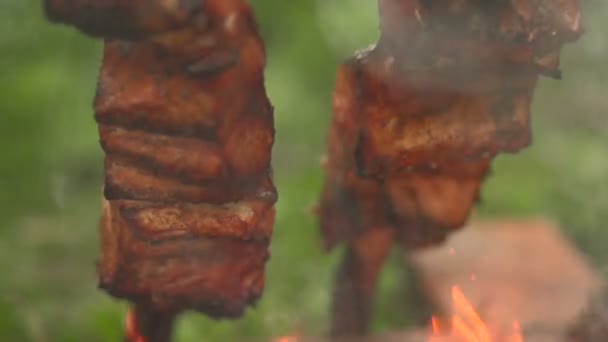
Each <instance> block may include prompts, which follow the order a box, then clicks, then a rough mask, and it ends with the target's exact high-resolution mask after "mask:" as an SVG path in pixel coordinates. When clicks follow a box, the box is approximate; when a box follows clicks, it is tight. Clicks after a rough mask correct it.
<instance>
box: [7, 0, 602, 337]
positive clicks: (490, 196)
mask: <svg viewBox="0 0 608 342" xmlns="http://www.w3.org/2000/svg"><path fill="white" fill-rule="evenodd" d="M252 2H253V3H254V6H255V7H256V10H257V15H258V18H259V21H260V25H261V29H262V31H263V34H264V37H265V39H266V44H267V49H268V55H269V60H268V69H267V87H268V92H269V94H270V97H271V99H272V101H273V103H274V105H275V107H276V127H277V141H276V147H275V149H274V167H275V170H276V171H275V172H276V183H277V185H278V187H279V189H280V201H279V203H278V218H277V223H276V230H275V232H276V233H275V236H274V240H273V245H272V259H271V261H270V263H269V265H268V277H267V287H266V293H265V296H264V298H263V299H262V300H261V301H260V303H259V305H258V306H257V308H255V309H251V310H249V311H248V313H247V314H246V316H245V317H244V318H243V319H241V320H239V321H236V322H215V321H211V320H209V319H207V318H204V317H203V316H201V315H195V314H189V315H186V316H184V318H183V319H182V320H181V321H180V322H179V325H178V330H177V333H176V340H177V341H238V340H241V339H243V338H244V337H248V338H251V337H266V336H273V335H277V334H289V333H303V334H321V333H323V332H324V331H326V329H327V311H328V301H329V293H330V290H331V280H332V271H333V269H334V266H335V264H336V261H337V258H338V257H339V254H340V251H339V250H336V251H335V252H333V253H332V254H331V255H324V254H323V253H322V252H321V251H320V248H319V244H318V233H317V228H316V227H315V219H314V217H312V216H311V215H310V214H309V213H308V212H309V211H308V210H307V209H308V208H309V207H310V206H311V205H312V204H314V203H315V200H316V198H317V195H318V191H319V187H320V183H321V170H320V167H319V159H320V156H321V154H322V151H323V147H324V136H325V129H326V125H327V122H328V119H329V116H330V108H329V105H330V96H331V88H332V86H333V82H334V73H335V69H336V65H337V63H339V62H340V61H341V60H342V59H344V58H345V57H347V56H348V55H349V54H351V53H352V52H353V51H354V50H355V49H358V48H361V47H364V46H367V45H368V44H370V43H372V42H373V41H374V40H375V39H376V37H377V15H376V5H375V3H376V1H373V0H316V1H315V0H308V1H280V0H253V1H252ZM584 5H585V15H584V20H585V23H586V24H585V27H586V29H587V34H586V35H585V36H584V38H583V39H582V40H581V41H580V42H579V43H577V44H575V45H569V46H567V48H566V51H565V54H564V55H565V57H564V60H563V69H564V80H563V81H559V82H558V81H552V80H543V81H542V82H541V84H540V86H539V90H538V92H537V96H536V99H535V102H534V131H535V141H534V145H533V146H532V147H531V148H529V149H527V150H526V151H525V152H523V153H521V154H519V155H517V156H502V157H500V158H498V160H497V161H496V163H495V164H494V173H493V175H492V177H491V178H490V179H489V181H488V182H487V184H486V185H485V188H484V191H483V203H482V205H481V206H480V207H479V214H480V215H485V216H498V215H501V216H502V215H512V216H529V215H533V216H538V215H543V216H548V217H551V218H553V219H555V220H557V221H558V222H560V223H561V224H562V226H563V228H564V230H565V231H566V232H567V234H568V235H570V236H571V237H572V238H573V239H574V240H575V242H576V243H577V244H578V245H579V246H580V247H581V248H582V249H583V250H584V251H585V252H587V253H588V255H589V256H590V257H591V259H592V261H593V262H594V263H595V265H596V266H597V267H599V268H603V267H604V266H605V265H608V263H607V261H608V248H606V247H605V246H606V244H607V243H608V230H607V229H606V227H605V223H606V222H607V220H608V181H607V180H606V176H608V124H607V122H606V119H607V116H606V114H607V112H608V96H607V93H606V92H607V90H608V68H607V67H606V63H607V61H608V39H606V36H605V32H606V28H607V27H606V25H605V18H608V3H607V2H606V1H603V0H588V1H586V2H585V4H584ZM40 7H41V6H40V1H38V0H0V90H1V91H0V146H1V147H2V150H1V153H0V340H2V341H118V340H119V339H120V335H121V325H122V321H123V319H124V314H125V308H126V306H125V304H124V303H123V302H118V301H115V300H113V299H111V298H110V297H108V296H106V295H105V294H104V293H101V292H99V291H97V289H96V275H95V268H94V261H95V258H96V256H97V254H98V237H97V220H98V215H99V200H100V184H101V170H102V163H101V158H102V155H101V150H100V148H99V145H98V138H97V132H96V127H95V124H94V121H93V115H92V108H91V103H92V98H93V94H94V88H95V82H96V76H97V75H96V73H97V69H98V65H99V61H100V52H101V44H100V42H99V41H95V40H92V39H88V38H86V37H84V36H82V35H81V34H79V33H78V32H76V31H75V30H73V29H71V28H68V27H63V26H59V25H50V24H48V23H47V22H46V21H45V20H44V18H43V16H42V11H41V8H40ZM394 259H395V258H394ZM409 285H410V284H409V282H408V280H407V273H406V272H405V271H404V270H403V269H402V268H400V266H399V263H397V262H391V265H389V266H388V267H387V268H386V270H385V271H384V272H383V274H382V280H381V285H380V292H379V298H378V302H377V305H376V307H377V312H378V314H377V315H376V317H375V319H374V329H375V330H383V329H388V328H391V327H397V326H405V325H408V324H412V323H413V318H414V317H415V313H416V307H415V305H414V303H412V302H411V298H409V297H407V296H406V295H404V288H407V287H408V286H409Z"/></svg>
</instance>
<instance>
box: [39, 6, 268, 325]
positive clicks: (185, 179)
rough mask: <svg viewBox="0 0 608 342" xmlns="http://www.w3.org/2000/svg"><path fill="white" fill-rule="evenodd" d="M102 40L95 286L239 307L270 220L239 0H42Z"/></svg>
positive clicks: (260, 91) (158, 303)
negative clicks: (102, 177) (100, 185)
mask: <svg viewBox="0 0 608 342" xmlns="http://www.w3.org/2000/svg"><path fill="white" fill-rule="evenodd" d="M45 9H46V11H47V15H48V17H49V18H50V19H51V20H53V21H58V22H63V23H67V24H72V25H74V26H76V27H77V28H79V29H80V30H82V31H83V32H85V33H87V34H90V35H93V36H96V37H101V38H104V42H105V48H104V56H103V63H102V66H101V70H100V75H99V81H98V87H97V95H96V97H95V118H96V120H97V122H98V124H99V135H100V142H101V146H102V148H103V150H104V152H105V184H104V199H103V210H102V218H101V223H100V231H101V237H102V255H101V258H100V259H99V262H98V270H99V276H100V287H101V288H103V289H105V290H106V291H107V292H109V293H110V294H112V295H114V296H116V297H120V298H126V299H128V300H130V301H132V302H134V303H135V304H136V306H137V307H138V308H142V307H144V308H146V309H147V310H151V311H157V312H179V311H182V310H190V309H192V310H198V311H201V312H204V313H207V314H209V315H211V316H214V317H236V316H239V315H241V314H242V313H243V311H244V309H245V308H246V307H247V305H248V304H251V303H253V302H255V300H256V299H257V298H259V297H260V295H261V294H262V291H263V288H264V267H265V262H266V260H267V259H268V256H269V254H268V245H269V242H270V239H271V234H272V226H273V222H274V203H275V202H276V200H277V194H276V189H275V187H274V185H273V183H272V179H271V176H272V175H271V167H270V157H271V149H272V145H273V142H274V122H273V109H272V106H271V104H270V102H269V100H268V98H267V96H266V91H265V88H264V78H263V71H264V70H263V69H264V65H265V52H264V46H263V43H262V40H261V38H260V36H259V34H258V31H257V28H256V24H255V22H254V17H253V13H252V9H251V8H250V7H249V5H248V3H247V1H245V0H206V1H202V0H199V1H168V0H145V1H144V0H129V1H127V0H111V1H99V0H70V1H67V0H46V2H45Z"/></svg>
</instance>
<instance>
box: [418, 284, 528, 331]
mask: <svg viewBox="0 0 608 342" xmlns="http://www.w3.org/2000/svg"><path fill="white" fill-rule="evenodd" d="M452 302H453V304H454V308H455V311H456V314H455V315H453V316H452V318H451V321H450V323H451V326H450V330H451V331H450V334H449V335H448V336H450V337H453V338H454V339H457V340H458V341H464V342H495V341H496V340H495V339H494V338H493V337H492V335H491V334H490V330H489V328H488V326H487V324H486V323H485V322H484V321H483V320H482V319H481V317H480V316H479V314H478V313H477V311H476V310H475V308H473V305H472V304H471V302H469V301H468V300H467V298H466V297H465V295H464V294H463V293H462V291H461V290H460V288H459V287H458V286H454V287H452ZM431 329H432V333H431V336H430V338H429V342H435V341H439V340H445V339H444V338H445V337H446V336H445V335H442V333H441V332H440V329H439V319H438V318H437V317H436V316H433V317H431ZM504 341H508V342H524V338H523V336H522V334H521V328H520V325H519V322H517V321H515V322H513V331H512V333H511V336H510V337H508V338H507V339H506V340H504Z"/></svg>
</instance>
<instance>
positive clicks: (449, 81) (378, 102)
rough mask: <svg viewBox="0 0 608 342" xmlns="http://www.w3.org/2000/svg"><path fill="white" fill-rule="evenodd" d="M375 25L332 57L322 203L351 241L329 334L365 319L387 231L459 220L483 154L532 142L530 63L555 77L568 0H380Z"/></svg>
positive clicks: (473, 193)
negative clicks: (336, 61) (339, 57)
mask: <svg viewBox="0 0 608 342" xmlns="http://www.w3.org/2000/svg"><path fill="white" fill-rule="evenodd" d="M379 13H380V19H381V20H380V30H381V38H380V40H379V41H378V43H377V44H376V45H375V46H373V47H372V48H369V49H367V50H362V51H359V52H357V53H356V54H355V56H354V57H352V58H350V59H349V60H347V61H346V62H344V63H343V64H342V65H341V66H340V67H339V69H338V73H337V80H336V87H335V90H334V99H333V101H334V103H333V111H334V115H333V118H332V122H331V124H330V128H329V134H328V156H327V160H326V162H325V171H326V176H325V183H324V187H323V191H322V194H321V200H320V205H319V216H320V217H319V219H320V226H321V231H322V233H323V236H324V238H325V243H326V247H327V248H331V247H333V246H335V245H336V244H338V243H340V242H344V243H346V244H347V250H346V255H345V257H344V262H343V263H342V265H341V266H340V270H339V272H338V280H337V281H338V283H337V286H336V289H337V291H336V293H335V298H334V308H333V316H334V317H333V325H332V334H334V335H345V334H362V333H364V332H365V330H366V326H367V321H368V318H369V312H368V311H369V308H370V306H371V305H370V303H371V299H372V295H373V289H374V284H375V281H376V277H377V275H378V272H379V270H380V268H381V266H382V261H383V259H384V257H385V256H386V255H387V252H388V249H389V248H390V247H391V245H392V242H393V241H398V242H399V244H400V245H401V246H402V247H404V248H406V249H411V248H421V247H425V246H429V245H433V244H437V243H440V242H441V241H443V240H444V239H445V238H446V236H447V235H448V234H449V233H450V232H451V231H453V230H455V229H458V228H460V227H461V226H463V224H464V223H465V222H466V220H467V218H468V216H469V215H470V212H471V210H472V207H473V206H474V204H475V203H476V201H477V200H478V197H479V191H480V187H481V184H482V182H483V179H484V178H485V176H486V175H487V173H488V170H489V167H490V162H491V160H492V159H493V157H494V156H496V155H497V154H498V153H504V152H517V151H519V150H520V149H522V148H524V147H526V146H527V145H528V144H530V142H531V130H530V114H529V108H530V103H531V101H532V97H533V92H534V89H535V87H536V84H537V81H538V77H539V75H545V76H549V77H552V78H560V77H561V72H560V71H559V69H558V66H559V54H560V51H561V47H562V45H563V44H564V43H567V42H570V41H574V40H576V39H577V38H578V37H579V36H580V34H581V32H582V30H581V27H580V12H579V7H578V1H577V0H559V1H553V0H493V1H482V0H441V1H440V0H379Z"/></svg>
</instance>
